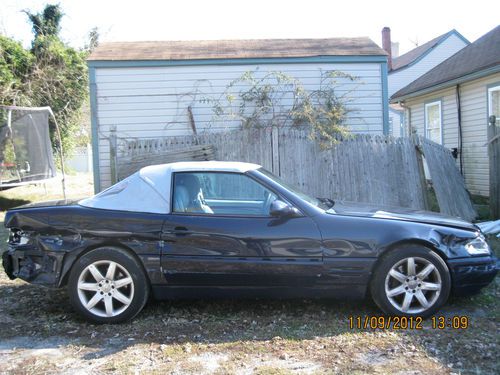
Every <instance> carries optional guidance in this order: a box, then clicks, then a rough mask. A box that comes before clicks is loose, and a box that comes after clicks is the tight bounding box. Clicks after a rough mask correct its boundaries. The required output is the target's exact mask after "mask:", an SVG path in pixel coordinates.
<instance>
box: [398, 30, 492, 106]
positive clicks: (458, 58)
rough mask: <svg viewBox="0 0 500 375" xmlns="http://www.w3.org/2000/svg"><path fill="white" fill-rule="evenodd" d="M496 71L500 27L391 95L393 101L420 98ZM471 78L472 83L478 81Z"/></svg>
mask: <svg viewBox="0 0 500 375" xmlns="http://www.w3.org/2000/svg"><path fill="white" fill-rule="evenodd" d="M495 67H498V68H499V69H500V26H497V27H495V28H494V29H493V30H491V31H490V32H488V33H487V34H485V35H483V36H482V37H481V38H479V39H478V40H476V41H475V42H474V43H472V44H469V45H468V46H467V47H464V48H463V49H461V50H460V51H458V52H457V53H456V54H454V55H453V56H451V57H450V58H448V59H446V60H445V61H443V62H442V63H441V64H439V65H437V66H436V67H435V68H433V69H431V70H429V71H428V72H427V73H425V74H424V75H422V76H421V77H419V78H417V79H416V80H415V81H413V82H412V83H410V84H409V85H407V86H405V87H403V88H402V89H401V90H399V91H398V92H396V93H395V94H394V95H392V97H391V100H396V99H400V98H402V97H407V96H412V94H415V95H418V93H419V92H422V91H424V90H426V91H431V90H432V88H433V87H434V86H438V85H439V86H440V88H441V86H442V85H444V86H446V85H447V84H448V83H449V84H453V82H455V80H457V79H466V78H467V77H469V76H470V75H472V74H474V73H478V72H482V71H486V70H488V71H489V69H492V68H495ZM471 77H472V78H469V79H473V78H475V77H473V76H471Z"/></svg>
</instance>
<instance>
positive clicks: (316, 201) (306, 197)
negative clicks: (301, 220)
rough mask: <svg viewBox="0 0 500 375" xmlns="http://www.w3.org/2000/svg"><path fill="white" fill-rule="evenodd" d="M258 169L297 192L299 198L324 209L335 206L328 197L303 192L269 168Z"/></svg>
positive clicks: (294, 192)
mask: <svg viewBox="0 0 500 375" xmlns="http://www.w3.org/2000/svg"><path fill="white" fill-rule="evenodd" d="M258 171H259V172H260V173H262V174H263V175H265V176H266V177H268V178H270V179H271V180H273V181H274V182H276V183H277V184H279V185H281V186H283V187H284V188H285V189H287V190H288V191H290V192H292V193H293V194H295V195H296V196H298V197H299V198H301V199H303V200H305V201H306V202H308V203H310V204H312V205H314V206H316V207H319V208H321V209H322V210H328V209H329V208H331V207H332V206H333V204H331V203H329V202H328V201H329V200H328V199H325V200H323V199H321V200H320V199H317V198H313V197H311V196H309V195H307V194H306V193H303V192H302V191H300V190H298V189H297V188H296V187H294V186H293V185H290V184H289V183H287V182H286V181H283V180H282V179H281V178H280V177H278V176H276V175H274V174H272V173H271V172H269V171H268V170H266V169H264V168H259V169H258Z"/></svg>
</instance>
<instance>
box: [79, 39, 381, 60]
mask: <svg viewBox="0 0 500 375" xmlns="http://www.w3.org/2000/svg"><path fill="white" fill-rule="evenodd" d="M373 55H382V56H384V55H387V53H386V52H385V51H384V50H383V49H382V48H380V47H379V46H378V45H377V44H375V42H373V41H372V40H371V39H369V38H366V37H361V38H328V39H247V40H198V41H156V42H108V43H102V44H100V45H99V46H98V47H97V48H96V49H95V50H94V51H93V52H92V54H91V55H90V56H89V58H88V60H89V61H120V60H122V61H123V60H127V61H130V60H201V59H234V58H243V59H246V58H279V57H281V58H283V57H311V56H373Z"/></svg>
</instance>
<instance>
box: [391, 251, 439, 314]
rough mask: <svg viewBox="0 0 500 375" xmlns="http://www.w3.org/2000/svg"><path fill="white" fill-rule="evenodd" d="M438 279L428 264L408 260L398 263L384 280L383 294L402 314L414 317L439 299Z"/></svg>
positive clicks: (413, 258)
mask: <svg viewBox="0 0 500 375" xmlns="http://www.w3.org/2000/svg"><path fill="white" fill-rule="evenodd" d="M441 289H442V281H441V275H440V273H439V270H438V269H437V267H436V266H435V265H434V264H433V263H432V262H431V261H429V260H427V259H424V258H420V257H409V258H405V259H402V260H400V261H399V262H397V263H396V264H394V266H392V267H391V269H390V270H389V272H388V274H387V276H386V278H385V294H386V296H387V299H388V300H389V302H390V303H391V304H392V306H394V307H395V308H396V309H397V310H399V311H400V312H402V313H409V314H418V313H421V312H424V311H426V310H428V309H429V308H430V307H432V306H433V305H434V303H435V302H436V301H437V299H438V298H439V295H440V293H441Z"/></svg>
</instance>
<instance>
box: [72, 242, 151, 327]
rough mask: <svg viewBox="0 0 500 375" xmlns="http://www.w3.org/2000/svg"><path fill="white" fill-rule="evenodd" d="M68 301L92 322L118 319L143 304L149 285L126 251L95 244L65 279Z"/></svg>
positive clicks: (122, 320) (107, 321)
mask: <svg viewBox="0 0 500 375" xmlns="http://www.w3.org/2000/svg"><path fill="white" fill-rule="evenodd" d="M68 294H69V297H70V301H71V304H72V305H73V307H74V308H75V310H77V311H78V312H79V313H80V314H81V315H83V316H84V317H85V318H86V319H87V320H90V321H92V322H94V323H121V322H124V321H127V320H129V319H132V318H133V317H134V316H136V315H137V314H138V313H139V312H140V311H141V310H142V308H143V307H144V305H145V304H146V301H147V299H148V296H149V285H148V282H147V279H146V275H145V274H144V271H143V270H142V267H141V266H140V265H139V264H138V262H137V261H136V260H135V258H134V257H133V256H132V255H130V254H129V253H127V252H126V251H124V250H122V249H119V248H114V247H106V248H98V249H94V250H92V251H90V252H89V253H87V254H85V255H84V256H82V257H81V258H80V259H78V261H77V262H76V263H75V265H74V266H73V269H72V271H71V274H70V278H69V282H68Z"/></svg>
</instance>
